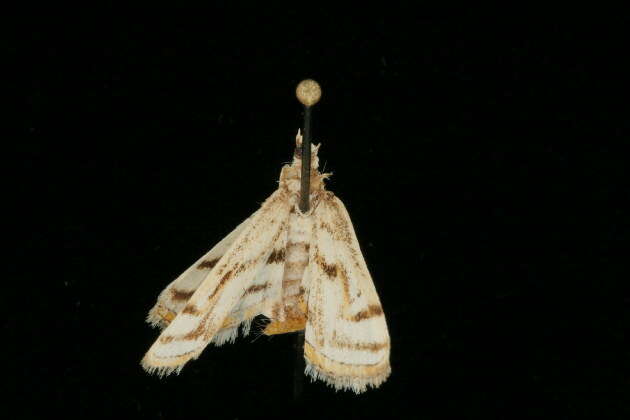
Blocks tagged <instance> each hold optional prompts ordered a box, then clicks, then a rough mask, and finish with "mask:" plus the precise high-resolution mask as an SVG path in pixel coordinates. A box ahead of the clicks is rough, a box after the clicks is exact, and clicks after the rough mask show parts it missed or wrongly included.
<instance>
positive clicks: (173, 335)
mask: <svg viewBox="0 0 630 420" xmlns="http://www.w3.org/2000/svg"><path fill="white" fill-rule="evenodd" d="M289 208H290V205H289V200H288V199H287V193H286V191H284V190H282V189H280V190H277V191H276V192H274V193H273V194H272V195H271V196H270V197H269V198H268V199H267V200H266V201H265V202H264V203H263V205H262V207H261V208H260V210H258V212H256V214H255V215H254V216H253V217H252V218H251V220H250V222H249V223H248V224H247V225H246V226H245V228H244V229H243V232H242V233H241V234H240V235H239V236H238V238H237V240H236V241H235V242H234V243H232V245H231V246H229V248H228V249H227V251H226V252H225V254H224V255H223V257H222V258H221V259H220V260H219V261H218V262H217V264H216V265H215V266H214V268H212V269H211V270H210V272H209V273H208V274H207V276H206V277H205V279H204V280H203V281H202V283H201V285H200V286H199V287H198V288H197V290H196V291H195V292H194V293H193V295H192V296H191V297H190V299H189V300H188V302H187V303H186V306H185V307H184V308H183V309H182V310H181V311H180V312H179V313H178V314H177V316H176V317H175V318H174V319H173V321H172V322H171V323H170V324H169V325H168V327H166V328H165V329H164V330H163V331H162V334H161V335H160V336H159V338H158V339H157V340H156V341H155V343H153V345H152V346H151V348H150V349H149V351H148V352H147V353H146V355H145V356H144V358H143V359H142V365H143V367H144V368H145V369H146V370H148V371H149V372H153V371H157V372H158V373H159V374H160V375H163V374H169V373H171V372H173V371H178V372H179V371H180V370H181V368H182V367H183V366H184V364H185V363H186V362H188V361H189V360H191V359H196V358H197V357H198V356H199V354H200V353H201V352H202V351H203V349H204V348H205V347H206V346H207V345H208V343H209V342H210V341H211V340H212V339H213V338H214V337H215V335H216V334H217V333H218V332H219V331H220V330H222V329H225V328H226V327H227V325H226V323H229V322H230V321H231V320H230V319H229V317H230V314H233V313H234V312H235V308H237V307H240V303H241V301H242V300H243V298H244V297H246V295H247V294H248V293H249V292H251V291H252V289H251V287H256V285H257V284H259V283H255V282H256V281H260V280H258V279H259V278H260V277H262V270H263V268H264V267H265V266H269V265H280V266H281V265H282V263H281V262H275V261H270V256H271V255H272V253H274V252H278V250H280V249H284V246H285V245H286V235H287V224H288V215H289ZM268 268H269V267H267V269H268ZM280 270H281V268H280ZM276 271H277V270H276ZM257 275H260V277H257ZM278 278H279V279H281V278H282V275H280V276H278Z"/></svg>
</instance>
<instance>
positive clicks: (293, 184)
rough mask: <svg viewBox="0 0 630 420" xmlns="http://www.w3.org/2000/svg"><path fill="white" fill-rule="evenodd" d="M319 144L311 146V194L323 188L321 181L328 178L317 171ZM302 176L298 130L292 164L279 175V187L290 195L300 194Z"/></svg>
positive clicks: (300, 136) (286, 166)
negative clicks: (286, 190)
mask: <svg viewBox="0 0 630 420" xmlns="http://www.w3.org/2000/svg"><path fill="white" fill-rule="evenodd" d="M319 146H320V145H319V144H318V145H317V146H315V145H312V144H311V194H313V193H317V192H318V191H320V190H321V189H323V187H324V183H323V180H324V179H325V178H327V177H328V176H329V174H321V173H320V172H319V170H318V169H317V168H318V167H319V158H318V157H317V152H318V151H319ZM301 175H302V134H301V133H300V131H299V130H298V133H297V136H296V137H295V153H294V154H293V162H291V164H290V165H285V166H284V167H283V168H282V172H281V173H280V186H281V187H283V188H286V189H288V190H289V192H290V193H292V194H299V193H300V188H301V185H300V180H301Z"/></svg>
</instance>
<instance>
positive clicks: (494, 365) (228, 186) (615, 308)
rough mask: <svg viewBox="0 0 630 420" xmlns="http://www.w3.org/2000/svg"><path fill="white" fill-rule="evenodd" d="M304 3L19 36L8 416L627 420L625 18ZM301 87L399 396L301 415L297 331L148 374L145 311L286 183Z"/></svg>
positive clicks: (321, 391) (308, 400) (101, 21)
mask: <svg viewBox="0 0 630 420" xmlns="http://www.w3.org/2000/svg"><path fill="white" fill-rule="evenodd" d="M303 6H304V7H303V9H299V10H298V9H295V10H288V9H286V8H285V7H284V6H282V7H280V6H270V5H266V6H264V7H260V8H257V9H256V10H254V9H251V8H249V7H242V8H240V9H238V10H230V11H228V10H226V9H223V8H216V9H213V10H196V11H183V10H163V11H161V13H160V16H159V17H157V16H154V14H153V12H155V10H153V9H152V10H150V11H149V10H144V11H143V13H141V14H139V15H138V17H137V18H133V19H132V18H123V17H122V16H123V15H125V16H127V14H126V13H124V12H123V11H119V10H114V9H111V8H98V9H97V8H95V9H93V10H89V11H88V10H83V11H81V12H80V13H78V14H77V15H76V17H75V16H71V15H70V14H65V16H64V17H63V18H57V17H54V18H53V16H55V15H54V12H61V10H51V11H50V15H48V16H47V15H46V13H47V12H44V11H40V12H41V13H40V15H39V17H40V19H38V20H36V21H34V20H31V19H27V21H26V22H25V23H24V25H23V26H21V27H20V30H19V31H18V34H19V35H18V36H16V37H15V38H9V39H6V40H5V41H3V42H4V45H5V48H6V49H5V51H6V52H7V53H8V55H7V57H9V60H8V62H9V65H8V66H9V67H10V68H13V69H15V70H16V73H15V78H13V79H11V80H10V83H8V85H9V87H8V90H9V92H10V93H11V95H13V94H15V95H16V101H15V106H14V107H13V109H14V110H16V111H17V112H16V113H15V116H11V118H9V120H10V121H8V122H9V126H11V127H12V126H14V123H17V132H16V133H12V134H11V136H13V137H10V138H14V139H16V140H15V141H12V140H9V142H10V145H9V146H8V150H9V152H15V153H14V154H13V153H11V154H10V155H9V156H10V159H8V160H9V162H7V165H6V166H5V167H6V168H8V169H9V174H8V175H7V176H6V178H5V181H7V184H8V185H7V186H6V188H5V192H6V194H7V196H9V200H8V203H7V205H6V207H5V208H6V209H8V210H9V212H10V215H9V217H8V218H7V219H6V220H7V222H8V223H7V224H8V226H7V235H6V239H7V243H8V245H9V246H10V248H11V250H10V251H9V253H8V254H7V255H8V257H9V258H8V263H7V264H6V267H7V268H8V270H9V273H8V274H7V277H6V278H5V283H6V284H7V285H8V286H9V287H8V290H7V291H6V293H5V296H6V297H7V299H6V301H7V302H8V303H9V305H8V307H7V308H8V309H9V310H8V311H7V315H6V316H5V317H4V320H3V323H2V325H3V332H4V334H3V336H4V337H5V340H3V341H4V344H3V352H4V353H5V356H4V360H5V369H6V370H7V372H5V378H8V379H7V380H5V381H4V382H5V386H6V387H7V389H8V390H9V392H8V393H7V392H5V393H3V397H4V398H6V399H7V401H9V402H12V403H15V405H14V406H15V407H17V408H18V410H20V412H21V414H22V415H27V414H31V413H35V412H38V411H39V410H43V412H47V413H52V412H61V413H64V414H66V415H79V414H83V415H99V414H108V415H114V414H115V415H117V416H123V415H125V416H131V417H146V418H183V417H190V416H191V415H196V416H203V417H201V418H243V417H250V416H282V415H291V416H300V417H302V416H305V415H306V416H311V415H312V416H316V417H321V418H329V417H338V416H339V417H340V416H344V417H351V418H352V417H364V416H370V415H373V416H380V417H383V416H393V417H396V416H397V417H418V418H423V419H432V418H443V417H449V416H456V417H457V418H477V417H483V418H514V417H520V416H525V417H537V418H539V417H541V416H552V417H553V418H574V417H580V416H585V417H589V416H593V417H597V418H603V417H606V418H612V417H621V418H624V417H626V418H627V416H628V415H629V414H630V404H628V401H629V397H630V382H629V378H630V363H629V358H628V356H629V354H628V353H629V348H630V347H629V342H628V335H627V334H628V333H627V326H628V321H629V318H630V293H629V292H628V289H627V287H626V282H627V278H628V276H627V274H628V270H627V265H626V263H625V261H626V258H627V257H626V255H627V253H626V251H625V250H624V247H623V245H624V244H625V243H627V239H628V218H627V213H628V210H627V207H626V206H625V200H626V199H627V195H628V181H627V174H626V170H625V169H626V168H625V166H626V162H627V156H628V155H627V154H626V153H623V148H622V147H621V146H622V142H625V141H627V136H626V135H625V134H622V133H624V132H625V127H626V126H627V124H626V120H627V114H626V113H625V111H623V109H624V106H625V103H626V102H627V97H626V96H625V95H624V94H623V89H624V88H625V82H624V77H625V76H624V75H625V74H626V68H625V67H624V66H623V55H624V54H625V53H626V51H625V49H626V48H627V46H626V45H625V42H624V26H625V24H626V22H623V21H622V20H621V19H616V18H613V17H612V16H613V15H612V14H611V15H609V16H597V15H596V14H594V13H591V12H592V11H585V12H586V13H583V14H580V15H579V16H576V15H573V14H568V13H558V14H554V16H551V15H549V14H548V13H547V12H549V11H545V13H542V12H541V13H538V14H536V15H532V16H536V17H535V18H531V17H525V16H524V15H523V14H522V13H521V11H515V10H507V9H506V10H488V11H481V10H477V12H478V13H475V14H473V13H466V14H460V15H458V16H457V17H454V16H452V15H448V16H449V17H435V16H433V15H429V14H426V15H423V14H419V13H418V14H416V13H412V11H411V8H404V7H401V8H393V7H392V6H391V5H388V6H387V8H383V9H378V8H377V9H376V10H371V12H372V13H371V14H370V17H365V18H364V17H362V16H359V14H358V12H359V10H356V9H349V10H347V11H343V10H341V9H339V6H336V7H335V8H334V9H328V8H326V7H323V6H318V5H314V4H311V5H309V4H305V5H303ZM381 7H382V6H381ZM361 11H362V12H364V11H365V10H361ZM180 12H183V13H181V16H180ZM564 12H566V11H564ZM544 16H547V17H544ZM306 77H312V78H315V79H316V80H318V81H319V82H320V83H321V85H322V89H323V97H322V100H321V102H320V103H319V104H318V105H317V106H316V108H315V110H314V122H313V134H314V141H315V142H316V143H318V142H320V141H321V142H322V144H323V146H322V148H321V150H320V160H321V163H322V165H325V169H326V171H332V172H333V173H334V175H333V177H332V178H331V179H330V182H329V183H328V189H330V190H332V191H334V192H335V194H336V195H337V196H339V197H340V198H341V199H342V200H343V201H344V203H345V204H346V206H347V208H348V210H349V212H350V215H351V217H352V219H353V222H354V225H355V229H356V232H357V236H358V238H359V241H360V243H361V246H362V249H363V252H364V255H365V259H366V261H367V263H368V266H369V267H370V270H371V273H372V276H373V278H374V282H375V284H376V288H377V290H378V292H379V294H380V297H381V301H382V304H383V307H384V309H385V313H386V316H387V320H388V325H389V330H390V335H391V340H392V354H391V364H392V370H393V373H392V376H391V377H390V379H389V380H388V381H387V382H386V383H385V384H384V385H383V386H382V387H381V388H379V389H378V390H371V391H368V392H367V393H365V394H362V395H360V396H355V395H353V394H351V393H347V392H337V393H336V392H335V391H334V390H332V389H330V388H327V387H326V386H324V385H322V384H321V383H314V384H310V383H307V384H305V389H304V395H303V398H302V400H301V401H299V402H297V403H295V402H293V401H292V384H293V378H292V375H293V363H294V359H295V350H294V349H293V337H292V336H291V335H287V336H277V337H273V338H267V337H264V336H263V337H260V338H258V339H256V340H255V341H254V337H255V335H254V336H250V337H247V338H245V339H239V340H238V341H237V343H235V344H233V345H226V346H223V347H220V348H214V347H212V346H210V347H208V348H207V349H206V350H205V351H204V353H203V354H202V356H201V357H200V358H199V359H198V360H197V361H193V362H191V363H189V364H188V365H187V366H186V368H185V369H184V370H183V371H182V373H181V374H180V375H179V376H173V377H168V378H166V379H162V380H160V379H158V378H157V377H152V376H149V375H147V374H146V373H145V372H144V371H143V370H142V369H141V367H140V365H139V362H140V359H141V357H142V356H143V354H144V352H145V351H146V350H147V349H148V347H149V346H150V345H151V343H152V342H153V340H154V339H155V338H156V337H157V335H158V332H157V331H156V330H153V329H151V328H150V327H149V326H148V325H147V324H145V323H144V318H145V316H146V313H147V311H148V310H149V309H150V307H151V306H152V305H153V303H154V302H155V299H156V297H157V295H158V293H159V292H160V291H161V290H162V288H163V287H164V286H166V284H168V282H170V281H171V280H172V279H173V278H175V277H176V276H177V275H178V274H179V273H180V272H182V271H183V270H184V269H185V268H187V267H188V266H189V265H190V264H191V263H192V262H193V261H194V260H196V258H198V257H199V256H200V255H201V254H202V253H204V252H205V251H206V250H207V249H209V248H210V247H211V246H212V245H213V244H214V243H216V242H217V241H218V240H220V239H221V238H222V237H223V236H224V235H226V234H227V233H228V232H230V231H231V229H232V228H234V227H235V226H236V225H237V224H238V223H239V222H241V221H242V220H243V219H245V218H246V217H247V216H249V214H251V213H252V212H253V211H255V210H256V209H257V208H258V206H259V205H260V203H261V202H262V201H263V200H264V199H265V198H266V197H267V196H268V195H269V194H270V193H271V192H272V191H273V190H274V189H275V188H276V185H277V184H276V182H277V179H278V175H279V171H280V168H281V166H282V164H284V163H286V162H288V161H289V160H290V159H291V155H292V152H293V142H294V137H295V133H296V131H297V129H298V127H300V125H301V108H300V106H299V104H298V103H297V101H296V99H295V96H294V89H295V86H296V84H297V83H298V82H299V81H300V80H301V79H303V78H306ZM13 81H15V83H13ZM11 97H13V96H11ZM12 156H15V157H16V158H13V157H12ZM13 286H16V287H13ZM5 290H6V289H5ZM13 304H15V306H13ZM305 379H306V378H305ZM307 382H308V381H307Z"/></svg>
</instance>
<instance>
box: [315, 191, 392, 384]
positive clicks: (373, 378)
mask: <svg viewBox="0 0 630 420" xmlns="http://www.w3.org/2000/svg"><path fill="white" fill-rule="evenodd" d="M309 275H310V284H309V295H308V315H307V319H308V321H307V323H306V333H305V343H304V357H305V359H306V373H307V375H310V376H311V377H312V378H313V379H321V380H323V381H324V382H326V383H327V384H329V385H331V386H333V387H335V388H336V389H351V390H353V391H355V392H356V393H361V392H364V391H366V389H367V387H368V386H372V387H378V386H379V385H380V384H381V383H382V382H384V381H385V380H386V379H387V377H388V376H389V374H390V371H391V369H390V365H389V352H390V340H389V333H388V331H387V324H386V322H385V316H384V314H383V309H382V307H381V303H380V300H379V298H378V294H377V293H376V289H375V288H374V283H373V282H372V278H371V276H370V273H369V271H368V269H367V266H366V264H365V261H364V259H363V255H362V253H361V250H360V248H359V243H358V241H357V238H356V235H355V233H354V228H353V226H352V222H351V221H350V216H349V215H348V212H347V211H346V208H345V206H344V205H343V203H342V202H341V200H339V199H338V198H337V197H335V196H334V195H333V194H332V193H331V192H326V195H325V196H324V197H323V199H322V200H321V201H320V202H319V204H318V205H317V207H316V208H315V209H314V222H313V239H312V243H311V247H310V254H309Z"/></svg>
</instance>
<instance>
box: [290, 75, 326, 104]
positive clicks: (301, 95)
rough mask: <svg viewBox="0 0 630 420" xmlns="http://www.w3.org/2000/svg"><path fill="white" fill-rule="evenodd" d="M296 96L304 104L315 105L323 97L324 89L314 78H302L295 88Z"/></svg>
mask: <svg viewBox="0 0 630 420" xmlns="http://www.w3.org/2000/svg"><path fill="white" fill-rule="evenodd" d="M295 96H297V98H298V100H299V101H300V102H302V104H304V106H313V105H315V104H316V103H317V102H319V98H321V97H322V89H321V88H320V87H319V83H317V82H316V81H315V80H313V79H306V80H302V81H301V82H300V84H299V85H297V88H296V89H295Z"/></svg>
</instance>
